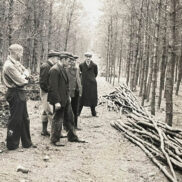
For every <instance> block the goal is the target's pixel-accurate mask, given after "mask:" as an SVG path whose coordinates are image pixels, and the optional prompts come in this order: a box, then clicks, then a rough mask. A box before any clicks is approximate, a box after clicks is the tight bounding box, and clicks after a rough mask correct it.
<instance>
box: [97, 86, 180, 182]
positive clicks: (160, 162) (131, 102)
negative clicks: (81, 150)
mask: <svg viewBox="0 0 182 182" xmlns="http://www.w3.org/2000/svg"><path fill="white" fill-rule="evenodd" d="M100 103H101V104H104V103H106V104H107V107H108V109H109V110H111V109H112V110H114V111H117V112H119V113H120V115H121V114H122V115H125V116H126V119H124V121H123V120H121V119H119V120H117V121H112V122H111V126H112V127H114V128H115V129H117V130H118V131H120V132H123V134H124V136H125V137H126V138H127V139H129V140H130V141H131V142H132V143H134V144H136V145H137V146H139V147H140V148H141V149H142V150H143V151H144V152H145V153H146V155H147V156H148V157H149V158H150V159H151V160H152V161H153V162H154V163H155V164H156V165H157V166H158V167H159V168H160V169H161V170H162V171H163V173H164V174H165V175H166V177H167V178H168V179H169V180H170V181H172V182H176V181H177V177H176V173H175V169H178V170H180V171H182V130H180V129H175V128H173V127H170V126H168V125H167V124H166V123H164V122H162V121H158V120H156V119H155V118H154V117H153V116H152V115H150V114H149V113H148V111H146V110H145V108H144V107H142V106H141V105H140V104H139V102H138V100H137V98H136V97H135V96H134V94H133V93H132V92H131V91H130V89H129V88H128V87H127V86H126V85H120V86H119V88H116V90H115V91H114V92H112V93H110V94H109V95H105V96H102V98H101V100H100ZM166 164H167V166H168V167H167V166H166Z"/></svg>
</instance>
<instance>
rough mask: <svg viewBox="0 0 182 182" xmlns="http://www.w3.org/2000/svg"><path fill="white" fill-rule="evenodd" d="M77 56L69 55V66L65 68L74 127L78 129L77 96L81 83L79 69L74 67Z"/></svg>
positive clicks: (79, 93)
mask: <svg viewBox="0 0 182 182" xmlns="http://www.w3.org/2000/svg"><path fill="white" fill-rule="evenodd" d="M77 59H78V56H76V55H73V56H72V57H70V61H69V67H68V68H67V74H68V79H69V88H70V97H71V106H72V110H73V114H74V123H75V128H76V129H78V124H77V121H78V104H79V97H81V95H82V85H81V80H80V69H79V68H77V67H76V60H77Z"/></svg>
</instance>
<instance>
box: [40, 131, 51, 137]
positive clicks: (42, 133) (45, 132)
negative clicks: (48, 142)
mask: <svg viewBox="0 0 182 182" xmlns="http://www.w3.org/2000/svg"><path fill="white" fill-rule="evenodd" d="M41 135H42V136H50V133H49V132H48V131H42V132H41Z"/></svg>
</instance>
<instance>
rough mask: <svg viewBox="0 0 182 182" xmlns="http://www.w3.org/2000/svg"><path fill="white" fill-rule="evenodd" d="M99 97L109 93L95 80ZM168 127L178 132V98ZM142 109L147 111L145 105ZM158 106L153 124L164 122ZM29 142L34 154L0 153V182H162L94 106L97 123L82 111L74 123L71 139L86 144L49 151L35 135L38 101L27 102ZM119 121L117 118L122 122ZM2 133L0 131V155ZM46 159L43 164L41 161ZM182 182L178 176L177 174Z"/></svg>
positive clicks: (44, 141) (106, 115) (38, 124)
mask: <svg viewBox="0 0 182 182" xmlns="http://www.w3.org/2000/svg"><path fill="white" fill-rule="evenodd" d="M98 90H99V95H103V94H107V93H110V92H111V91H112V90H113V87H112V86H111V85H109V84H108V83H106V82H105V80H104V78H98ZM174 100H175V101H174V106H175V108H174V126H177V127H179V128H182V121H180V120H181V116H182V109H181V108H182V92H180V95H179V96H178V97H176V96H175V97H174ZM146 105H149V103H147V104H146ZM164 108H165V107H164V106H162V109H161V110H159V111H157V118H164V114H165V111H164ZM28 111H29V116H30V120H31V135H32V141H33V142H34V143H35V144H36V145H37V148H31V149H22V148H21V146H20V148H19V149H17V150H15V151H7V150H4V151H3V152H2V153H0V182H16V181H21V182H32V181H33V182H58V181H59V182H87V181H88V182H91V181H92V182H112V181H115V182H135V181H137V182H167V181H168V180H167V179H166V177H165V176H164V175H163V173H162V172H161V171H160V170H159V169H158V168H157V167H156V166H155V165H154V164H153V163H152V162H151V161H150V160H149V159H148V157H147V156H146V155H145V153H144V152H143V151H142V150H141V149H140V148H138V147H137V146H135V145H134V144H132V143H131V142H129V141H128V140H127V139H125V138H124V136H123V135H122V133H119V132H118V131H116V130H115V129H113V128H112V127H111V126H110V121H111V120H115V119H118V118H119V114H118V113H115V112H113V111H110V112H109V111H107V109H106V107H104V106H98V107H97V112H98V115H99V117H91V113H90V110H89V109H88V108H84V109H83V111H82V114H81V116H80V118H79V127H80V128H81V129H82V130H81V131H78V132H77V134H78V136H79V138H80V139H83V140H86V141H87V142H88V143H85V144H80V143H69V142H67V140H66V139H64V140H65V144H66V146H65V147H54V146H51V145H50V141H49V138H47V137H43V136H41V135H40V131H41V119H40V116H41V105H40V101H28ZM121 119H125V117H124V116H123V118H121ZM5 137H6V129H5V128H0V142H1V146H0V147H1V148H0V149H1V150H3V146H2V145H3V142H4V141H5ZM46 155H47V156H49V160H48V161H47V162H45V161H44V160H43V158H44V157H45V156H46ZM18 165H21V166H24V167H25V168H27V169H29V170H30V172H29V173H28V174H23V173H21V172H16V168H17V166H18ZM177 176H178V179H179V181H180V182H182V175H180V174H177Z"/></svg>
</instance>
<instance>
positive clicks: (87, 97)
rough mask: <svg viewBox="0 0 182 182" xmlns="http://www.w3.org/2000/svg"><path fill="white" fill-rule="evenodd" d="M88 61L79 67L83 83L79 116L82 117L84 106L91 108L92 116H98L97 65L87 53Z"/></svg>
mask: <svg viewBox="0 0 182 182" xmlns="http://www.w3.org/2000/svg"><path fill="white" fill-rule="evenodd" d="M85 57H86V60H85V61H84V62H83V63H81V64H80V65H79V67H80V72H81V81H82V88H83V92H82V97H81V99H80V107H79V112H78V115H80V113H81V111H82V108H83V106H87V107H90V109H91V113H92V116H96V111H95V107H96V106H97V101H98V96H97V81H96V77H97V74H98V68H97V65H96V64H95V63H94V62H93V61H92V60H91V57H92V54H90V53H85Z"/></svg>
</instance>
